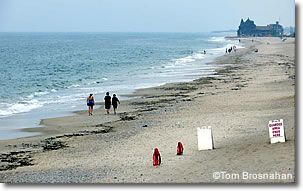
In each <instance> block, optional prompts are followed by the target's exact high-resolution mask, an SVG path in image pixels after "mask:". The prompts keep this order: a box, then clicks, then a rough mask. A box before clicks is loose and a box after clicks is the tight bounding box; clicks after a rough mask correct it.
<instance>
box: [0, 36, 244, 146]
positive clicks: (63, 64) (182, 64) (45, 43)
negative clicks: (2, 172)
mask: <svg viewBox="0 0 303 191" xmlns="http://www.w3.org/2000/svg"><path fill="white" fill-rule="evenodd" d="M225 35H226V34H222V33H0V140H1V139H10V138H16V137H21V136H28V135H33V134H26V133H21V132H19V131H18V129H20V128H32V127H38V126H39V123H40V119H43V118H50V117H59V116H64V115H70V114H71V111H74V110H82V109H87V108H86V107H87V106H86V98H87V96H88V95H89V94H90V93H93V94H94V95H95V99H96V101H97V102H98V101H103V97H104V94H105V92H107V91H109V92H110V93H111V95H112V94H113V93H115V94H117V96H118V97H119V98H120V99H122V100H123V99H126V98H125V97H123V96H122V97H121V96H120V95H123V94H128V93H131V92H133V91H134V90H135V89H138V88H146V87H153V86H158V85H162V84H165V83H169V82H183V81H190V80H193V79H196V78H198V77H201V76H206V75H210V74H213V73H214V70H215V68H216V67H218V66H213V65H209V64H206V63H208V62H211V61H212V60H214V59H215V58H216V57H218V56H221V55H224V54H225V49H226V48H229V47H231V46H233V45H236V46H237V47H238V48H239V47H240V46H241V45H240V44H239V43H238V42H237V41H231V40H227V39H225V38H224V36H225ZM204 50H205V51H206V54H204Z"/></svg>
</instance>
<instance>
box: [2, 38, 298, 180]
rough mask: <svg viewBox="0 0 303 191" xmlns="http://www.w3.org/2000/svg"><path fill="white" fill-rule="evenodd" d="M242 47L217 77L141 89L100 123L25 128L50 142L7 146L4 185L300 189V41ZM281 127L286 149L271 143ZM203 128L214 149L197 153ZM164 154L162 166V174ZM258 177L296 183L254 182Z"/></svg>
mask: <svg viewBox="0 0 303 191" xmlns="http://www.w3.org/2000/svg"><path fill="white" fill-rule="evenodd" d="M241 41H242V42H243V43H244V44H245V48H244V49H239V50H237V52H233V53H232V54H227V55H225V56H222V57H219V58H217V59H216V60H215V62H214V63H211V64H216V65H219V66H223V67H220V68H219V69H218V70H217V71H216V74H215V75H212V76H209V77H203V78H199V79H197V80H194V81H192V82H186V83H171V84H166V85H163V86H158V87H153V88H147V89H139V90H137V91H136V92H135V93H134V94H132V95H128V96H129V97H131V98H133V99H130V100H128V101H123V102H121V105H120V106H119V109H118V114H117V115H114V114H113V111H111V114H110V115H106V111H105V110H104V109H103V103H98V104H100V105H101V106H100V108H99V109H96V110H94V115H93V116H88V113H87V111H79V112H76V115H73V116H69V117H62V118H54V119H45V120H42V121H41V124H42V125H44V127H41V128H32V129H24V131H28V132H40V133H41V135H38V136H33V137H25V138H19V139H13V140H3V141H0V159H1V162H0V182H4V183H294V182H295V181H296V174H295V173H296V171H295V162H296V161H295V157H296V156H295V96H296V94H295V68H296V67H295V39H293V38H288V39H287V40H286V41H284V42H282V41H281V39H279V38H269V37H268V38H267V37H266V38H254V39H253V41H252V38H248V39H245V38H243V39H241ZM256 49H258V52H255V50H256ZM274 119H284V122H285V132H286V139H287V141H286V142H285V143H277V144H269V135H268V127H267V124H268V121H270V120H274ZM178 122H180V127H178V125H177V123H178ZM202 126H211V127H212V130H213V138H214V147H215V149H214V150H210V151H198V146H197V142H198V141H197V127H202ZM178 141H181V142H182V143H183V146H184V155H182V156H176V147H177V143H178ZM156 147H157V148H158V149H159V151H160V154H161V157H162V164H161V165H160V166H157V167H154V166H153V165H152V155H153V149H154V148H156ZM218 172H219V174H220V177H214V176H213V175H214V173H218ZM243 173H248V174H251V178H245V177H243ZM234 174H235V175H237V174H238V175H240V176H239V178H238V177H237V176H234V177H233V178H230V177H229V176H228V175H234ZM259 174H280V175H283V174H291V175H292V177H291V178H288V179H283V178H281V177H280V178H275V179H259V178H257V179H256V178H254V175H259Z"/></svg>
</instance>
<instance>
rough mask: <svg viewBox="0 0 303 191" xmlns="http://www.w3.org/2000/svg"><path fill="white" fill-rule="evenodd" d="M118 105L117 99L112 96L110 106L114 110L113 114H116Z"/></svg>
mask: <svg viewBox="0 0 303 191" xmlns="http://www.w3.org/2000/svg"><path fill="white" fill-rule="evenodd" d="M118 103H119V104H120V101H119V99H118V98H117V96H116V94H114V95H113V98H112V105H113V108H114V114H116V112H117V108H118Z"/></svg>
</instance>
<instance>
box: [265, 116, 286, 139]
mask: <svg viewBox="0 0 303 191" xmlns="http://www.w3.org/2000/svg"><path fill="white" fill-rule="evenodd" d="M268 129H269V138H270V143H271V144H273V143H279V142H285V132H284V123H283V119H280V120H273V121H269V123H268Z"/></svg>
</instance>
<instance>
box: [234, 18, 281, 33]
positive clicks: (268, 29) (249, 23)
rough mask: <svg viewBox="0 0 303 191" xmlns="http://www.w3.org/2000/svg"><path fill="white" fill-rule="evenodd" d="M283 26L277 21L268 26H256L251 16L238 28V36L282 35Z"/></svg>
mask: <svg viewBox="0 0 303 191" xmlns="http://www.w3.org/2000/svg"><path fill="white" fill-rule="evenodd" d="M282 35H283V27H282V25H280V24H279V22H278V21H277V22H276V24H269V25H267V26H256V25H255V23H254V21H253V20H250V19H249V18H248V19H247V20H246V21H245V22H244V21H243V19H241V23H240V26H239V29H238V37H282Z"/></svg>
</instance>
